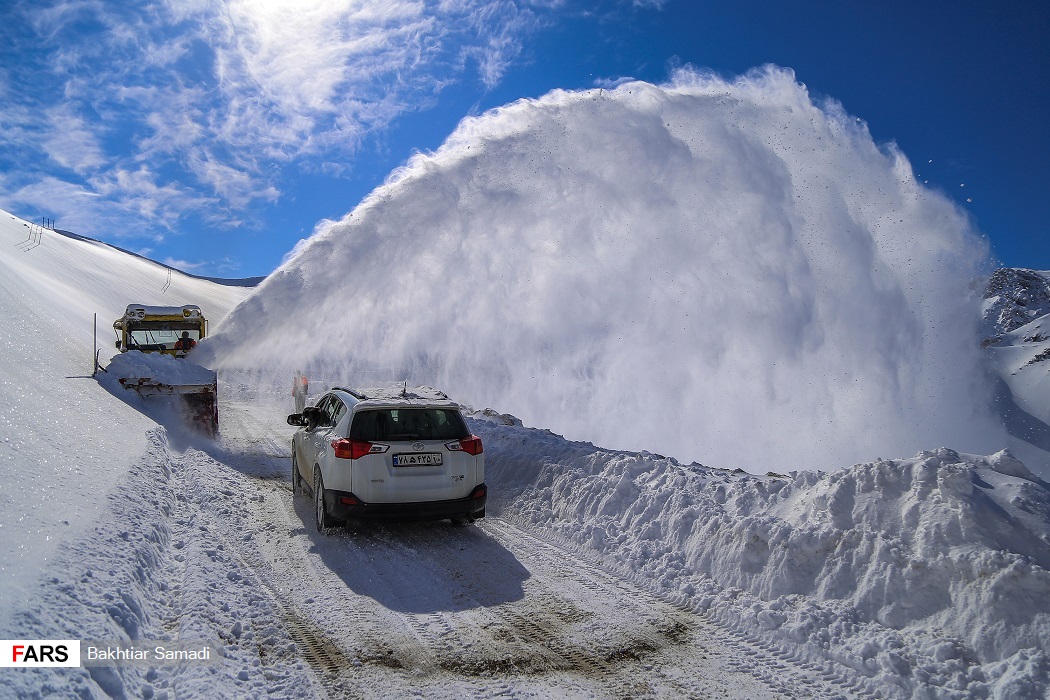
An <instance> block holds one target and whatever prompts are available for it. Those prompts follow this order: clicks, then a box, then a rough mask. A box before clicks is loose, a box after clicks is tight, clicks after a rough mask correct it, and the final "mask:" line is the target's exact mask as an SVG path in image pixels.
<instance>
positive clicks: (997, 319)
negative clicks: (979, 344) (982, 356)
mask: <svg viewBox="0 0 1050 700" xmlns="http://www.w3.org/2000/svg"><path fill="white" fill-rule="evenodd" d="M981 310H982V316H983V317H982V321H983V324H982V330H983V337H984V338H985V340H984V343H985V344H991V343H995V342H997V341H999V340H1000V339H1001V338H1002V336H1003V334H1005V333H1010V332H1012V331H1015V330H1017V329H1018V328H1020V327H1021V326H1024V325H1027V324H1029V323H1031V322H1032V321H1034V320H1036V319H1037V318H1039V317H1040V316H1045V315H1047V314H1050V272H1046V271H1039V270H1026V269H1024V268H1014V267H1001V268H998V269H997V270H995V271H994V272H992V274H991V277H989V279H988V282H987V284H986V286H985V291H984V302H983V304H982V307H981Z"/></svg>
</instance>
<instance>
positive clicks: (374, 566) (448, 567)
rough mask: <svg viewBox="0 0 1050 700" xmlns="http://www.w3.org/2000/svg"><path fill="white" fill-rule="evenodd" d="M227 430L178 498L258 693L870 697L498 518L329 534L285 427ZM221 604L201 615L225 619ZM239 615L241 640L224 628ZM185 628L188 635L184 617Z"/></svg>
mask: <svg viewBox="0 0 1050 700" xmlns="http://www.w3.org/2000/svg"><path fill="white" fill-rule="evenodd" d="M221 415H222V425H221V429H222V436H223V437H222V441H221V449H218V450H215V449H211V450H207V451H206V452H202V451H199V450H196V449H192V448H191V449H188V450H186V452H184V453H183V455H182V456H181V457H180V458H178V459H179V462H180V465H179V468H178V469H176V470H175V471H176V472H177V474H178V477H177V479H176V481H177V482H178V483H177V485H176V491H177V492H179V493H180V499H183V500H184V501H185V502H186V504H187V506H188V510H187V512H188V513H189V518H187V519H185V521H184V525H185V526H188V527H189V528H190V529H191V530H194V531H195V532H200V531H204V532H207V533H209V534H210V535H213V536H214V537H215V541H213V549H211V554H209V555H208V561H207V564H206V565H207V566H209V567H211V568H212V569H213V571H212V572H211V574H209V575H208V576H207V577H206V578H207V579H208V585H209V586H210V587H211V588H212V589H213V590H215V589H219V590H221V591H222V595H221V596H219V597H221V598H222V599H223V600H224V604H225V607H226V609H225V610H223V609H222V604H220V606H219V609H218V610H216V611H214V614H212V615H211V616H210V619H212V620H213V622H216V623H217V624H218V626H219V628H220V629H223V630H224V640H223V641H225V642H226V643H229V644H231V645H234V646H235V647H236V648H237V651H238V652H240V654H239V655H238V654H235V656H239V659H238V660H239V662H240V663H243V664H245V665H246V668H245V670H244V671H243V672H241V674H240V676H241V678H240V682H241V683H243V684H244V686H245V688H244V690H246V691H249V690H250V692H252V693H262V694H275V695H295V696H305V697H308V696H321V697H324V696H331V697H380V696H382V697H391V696H398V697H401V696H411V695H413V694H420V695H422V696H424V697H457V698H458V697H497V696H512V697H529V696H537V697H552V696H558V697H729V698H761V697H785V696H799V697H800V696H805V697H842V696H849V695H854V694H856V691H855V690H854V691H851V690H850V689H849V687H848V686H847V685H844V684H843V683H842V682H841V680H842V679H835V678H822V677H821V675H820V673H819V672H818V671H817V670H815V669H813V668H805V667H800V666H798V665H797V664H794V663H792V662H790V661H788V660H786V659H785V658H781V657H780V656H778V655H777V654H776V653H775V652H771V651H770V650H765V649H761V648H759V647H758V646H757V645H756V644H755V643H753V642H748V641H746V640H743V639H739V638H735V637H734V636H733V635H732V634H730V633H729V632H727V631H726V630H725V629H723V628H720V627H718V626H716V625H713V624H712V623H710V622H708V621H706V620H705V619H704V618H703V617H701V616H699V615H697V614H695V613H693V612H691V611H689V610H686V609H683V608H681V607H678V606H675V605H673V604H671V603H668V602H666V601H663V600H660V599H659V598H656V597H655V596H653V595H652V594H650V593H648V592H646V591H644V590H642V589H640V588H639V587H637V586H636V585H634V584H632V583H630V582H627V581H624V580H622V579H620V578H618V577H616V576H615V575H613V574H610V573H608V572H606V571H604V570H602V569H600V568H598V567H596V566H593V565H591V564H589V563H587V562H585V561H583V560H582V559H580V558H579V557H578V556H577V555H575V554H574V553H573V552H571V551H568V550H566V549H565V548H563V547H562V546H560V545H559V544H557V543H553V542H549V541H546V540H544V539H542V538H540V537H538V536H536V535H534V534H531V533H529V532H528V531H527V530H525V529H523V528H521V527H519V526H518V525H516V524H514V523H512V522H509V521H506V520H503V519H501V518H499V517H493V516H490V517H489V518H486V519H485V520H483V521H479V522H478V523H476V524H474V525H473V526H470V527H466V528H456V527H453V526H451V525H450V524H449V523H447V522H438V523H421V524H390V525H380V524H355V525H351V526H350V527H349V528H348V529H346V530H343V529H338V530H334V531H332V532H330V533H329V534H327V535H322V534H319V533H317V532H316V530H315V528H314V526H313V516H312V510H311V501H310V499H308V498H303V497H293V496H292V493H291V487H290V480H289V475H288V471H289V448H288V446H287V445H288V436H289V435H290V432H291V429H290V428H288V426H286V425H284V424H283V421H282V420H281V419H282V418H283V416H282V415H281V414H280V411H279V410H274V407H272V406H266V405H261V404H259V403H258V402H251V401H245V402H237V401H227V402H226V405H224V406H223V407H222V412H221ZM188 535H189V533H187V539H186V540H185V541H187V542H188V541H189V540H188ZM173 539H174V540H175V541H176V545H178V544H179V543H180V542H182V541H184V540H182V539H180V537H179V535H178V534H175V536H174V537H173ZM198 539H199V538H198ZM223 568H226V569H228V571H226V572H225V574H224V573H223V571H222V569H223ZM184 578H185V577H184ZM191 578H192V579H194V580H195V579H198V578H199V577H197V576H193V577H191ZM219 597H217V598H214V599H211V600H209V601H207V602H204V601H201V600H199V599H197V600H196V601H195V602H196V604H198V605H200V604H205V605H215V604H216V603H217V602H218V599H219ZM238 608H239V609H240V612H239V613H237V614H235V615H234V616H233V617H237V618H239V619H238V620H236V621H233V622H232V623H228V624H229V628H228V629H229V631H228V632H226V631H225V629H224V628H225V625H226V624H227V622H226V621H224V620H223V618H224V617H230V615H229V613H230V612H231V611H234V612H236V610H237V609H238ZM173 616H174V619H173V621H172V623H171V624H173V625H175V626H178V625H179V624H180V623H179V621H178V617H179V612H178V611H175V612H173ZM198 617H200V615H199V613H198ZM205 617H206V618H208V617H209V616H208V615H205ZM245 618H247V619H245ZM253 654H254V655H255V656H256V657H257V658H254V659H253V658H251V656H252V655H253ZM171 680H172V683H173V685H175V686H176V687H177V685H178V684H177V682H176V679H174V678H173V679H171ZM304 681H307V682H308V685H306V684H304Z"/></svg>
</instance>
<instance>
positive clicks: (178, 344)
mask: <svg viewBox="0 0 1050 700" xmlns="http://www.w3.org/2000/svg"><path fill="white" fill-rule="evenodd" d="M195 347H197V341H196V340H194V339H193V338H191V337H190V332H189V331H183V332H182V337H181V338H179V339H178V340H176V341H175V354H176V355H177V354H179V353H181V354H183V355H185V354H186V353H188V352H189V351H190V350H192V349H193V348H195Z"/></svg>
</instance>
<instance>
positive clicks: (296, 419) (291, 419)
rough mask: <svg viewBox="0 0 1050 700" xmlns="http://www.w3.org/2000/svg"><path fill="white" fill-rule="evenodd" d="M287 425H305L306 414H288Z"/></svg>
mask: <svg viewBox="0 0 1050 700" xmlns="http://www.w3.org/2000/svg"><path fill="white" fill-rule="evenodd" d="M288 425H298V426H300V427H304V426H306V416H304V415H303V414H302V413H293V414H292V415H290V416H288Z"/></svg>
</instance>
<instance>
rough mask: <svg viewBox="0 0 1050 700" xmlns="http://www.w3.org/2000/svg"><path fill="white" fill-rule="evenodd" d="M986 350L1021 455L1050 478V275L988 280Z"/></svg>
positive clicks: (1016, 272) (1008, 271)
mask: <svg viewBox="0 0 1050 700" xmlns="http://www.w3.org/2000/svg"><path fill="white" fill-rule="evenodd" d="M982 310H983V317H982V329H983V333H982V336H983V338H984V340H983V341H982V345H983V346H984V347H985V352H986V353H987V355H988V357H989V358H990V360H991V363H992V367H993V369H994V371H995V373H996V375H997V376H998V380H999V385H998V387H997V389H996V394H995V403H996V407H997V409H998V411H999V414H1000V416H1001V417H1002V420H1003V421H1004V423H1005V424H1006V426H1007V428H1008V430H1009V431H1010V434H1011V435H1012V436H1014V437H1016V438H1018V439H1019V440H1020V441H1021V442H1018V443H1016V444H1014V445H1013V446H1012V449H1013V450H1014V452H1015V454H1017V456H1018V457H1020V458H1022V460H1023V461H1025V462H1026V463H1027V464H1028V465H1030V466H1031V467H1032V469H1033V470H1034V471H1036V472H1037V473H1040V474H1041V475H1042V476H1043V477H1044V478H1050V272H1045V271H1038V270H1026V269H1015V268H1000V269H998V270H996V271H995V272H994V273H993V274H992V275H991V278H990V279H989V280H988V283H987V286H986V289H985V293H984V304H983V307H982Z"/></svg>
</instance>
